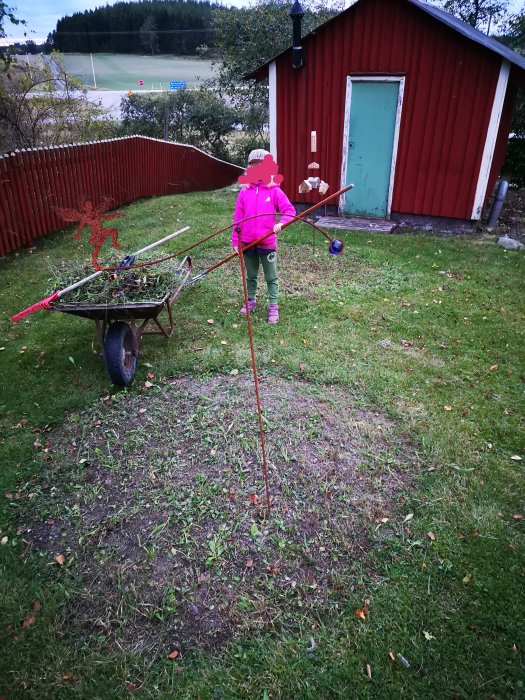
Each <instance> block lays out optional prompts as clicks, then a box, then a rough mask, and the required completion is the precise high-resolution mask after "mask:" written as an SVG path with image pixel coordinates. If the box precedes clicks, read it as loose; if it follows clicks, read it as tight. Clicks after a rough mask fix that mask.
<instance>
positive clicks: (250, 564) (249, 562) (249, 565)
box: [246, 559, 253, 569]
mask: <svg viewBox="0 0 525 700" xmlns="http://www.w3.org/2000/svg"><path fill="white" fill-rule="evenodd" d="M252 566H253V559H248V561H247V562H246V568H247V569H251V568H252Z"/></svg>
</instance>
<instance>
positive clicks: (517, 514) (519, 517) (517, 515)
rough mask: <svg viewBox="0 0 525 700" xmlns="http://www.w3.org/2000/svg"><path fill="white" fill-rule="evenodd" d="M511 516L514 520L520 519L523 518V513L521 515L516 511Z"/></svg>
mask: <svg viewBox="0 0 525 700" xmlns="http://www.w3.org/2000/svg"><path fill="white" fill-rule="evenodd" d="M512 517H513V518H514V520H521V519H522V518H523V515H521V513H516V514H515V515H513V516H512Z"/></svg>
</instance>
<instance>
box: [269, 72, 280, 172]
mask: <svg viewBox="0 0 525 700" xmlns="http://www.w3.org/2000/svg"><path fill="white" fill-rule="evenodd" d="M268 79H269V81H268V82H269V86H268V100H269V105H268V111H269V115H270V153H271V154H272V156H273V159H274V161H275V162H276V163H278V162H279V161H278V160H277V64H276V63H275V61H272V63H270V65H269V67H268Z"/></svg>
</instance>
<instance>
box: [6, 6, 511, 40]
mask: <svg viewBox="0 0 525 700" xmlns="http://www.w3.org/2000/svg"><path fill="white" fill-rule="evenodd" d="M116 1H117V0H108V1H107V2H106V0H7V4H8V5H9V6H10V7H14V8H15V15H16V16H17V17H18V18H19V19H25V20H26V22H27V26H26V27H25V29H24V30H23V31H25V32H27V38H28V39H32V40H33V41H35V42H36V43H37V44H39V43H41V42H43V41H45V40H46V39H47V35H48V34H50V33H51V32H52V31H53V30H54V29H56V23H57V21H58V20H59V19H61V18H62V17H64V16H65V15H72V14H73V13H74V12H84V10H94V9H95V8H96V7H103V6H105V5H112V4H113V3H114V2H116ZM218 1H219V2H222V3H223V4H224V5H226V6H228V7H229V6H232V5H235V6H236V7H243V6H246V5H248V4H249V0H218ZM349 4H351V2H346V3H345V6H347V5H349ZM291 5H292V0H290V6H291ZM509 5H510V9H511V11H512V12H518V11H519V10H520V9H521V8H522V7H523V0H511V1H510V3H509ZM4 28H5V29H6V31H7V34H8V36H9V37H11V41H25V39H24V38H23V36H22V33H21V32H20V25H19V26H18V27H14V26H12V25H9V24H7V26H6V27H4Z"/></svg>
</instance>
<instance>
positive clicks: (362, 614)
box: [355, 608, 366, 620]
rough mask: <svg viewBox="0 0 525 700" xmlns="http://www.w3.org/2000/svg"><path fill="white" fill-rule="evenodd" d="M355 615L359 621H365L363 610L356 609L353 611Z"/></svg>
mask: <svg viewBox="0 0 525 700" xmlns="http://www.w3.org/2000/svg"><path fill="white" fill-rule="evenodd" d="M355 614H356V616H357V617H358V618H359V619H360V620H366V612H365V611H364V610H363V608H358V609H357V610H356V611H355Z"/></svg>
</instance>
